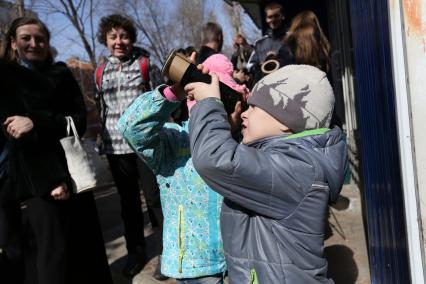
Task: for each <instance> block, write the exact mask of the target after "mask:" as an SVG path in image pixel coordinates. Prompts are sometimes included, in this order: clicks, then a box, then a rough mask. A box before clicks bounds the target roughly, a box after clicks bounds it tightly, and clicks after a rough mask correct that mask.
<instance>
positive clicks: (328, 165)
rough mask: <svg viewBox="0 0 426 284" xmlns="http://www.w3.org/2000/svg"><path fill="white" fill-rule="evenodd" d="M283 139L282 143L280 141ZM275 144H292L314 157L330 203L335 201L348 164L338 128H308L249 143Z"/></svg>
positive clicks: (255, 144) (342, 135)
mask: <svg viewBox="0 0 426 284" xmlns="http://www.w3.org/2000/svg"><path fill="white" fill-rule="evenodd" d="M283 140H284V141H285V143H284V144H283V143H282V141H283ZM277 144H279V145H283V146H285V147H288V145H289V144H290V145H294V146H297V147H299V148H300V147H302V148H303V149H304V150H306V155H309V157H310V158H312V159H315V161H316V163H318V164H319V165H320V168H321V169H322V171H323V172H324V175H325V176H326V178H327V182H328V185H329V188H330V199H329V201H330V202H331V203H333V202H335V201H336V199H337V197H338V196H339V194H340V191H341V190H342V186H343V181H344V178H345V172H346V168H347V166H348V158H347V146H346V142H345V139H344V134H343V132H342V131H341V130H340V128H338V127H335V128H333V129H331V130H328V129H325V128H324V129H314V130H308V131H304V132H301V133H297V134H295V135H283V136H277V137H269V138H265V139H261V140H258V141H255V142H253V143H250V146H252V147H256V148H262V147H264V145H268V146H266V147H270V146H272V147H277Z"/></svg>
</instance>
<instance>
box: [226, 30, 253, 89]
mask: <svg viewBox="0 0 426 284" xmlns="http://www.w3.org/2000/svg"><path fill="white" fill-rule="evenodd" d="M252 52H253V47H252V46H251V45H250V44H248V43H247V40H246V38H245V37H244V36H243V35H242V34H237V35H236V36H235V38H234V53H233V54H232V57H231V62H232V64H233V65H234V73H233V77H234V79H235V80H236V81H237V82H238V84H245V85H246V86H247V87H248V88H250V87H251V76H250V73H249V72H248V69H247V62H248V59H249V58H250V55H251V53H252Z"/></svg>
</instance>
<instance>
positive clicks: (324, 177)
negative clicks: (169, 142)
mask: <svg viewBox="0 0 426 284" xmlns="http://www.w3.org/2000/svg"><path fill="white" fill-rule="evenodd" d="M200 68H202V66H200ZM185 90H186V91H187V93H188V96H189V97H193V98H195V99H196V100H197V103H196V105H195V106H194V107H193V108H192V113H191V120H190V123H189V140H190V146H191V154H192V162H193V164H194V167H195V169H196V170H197V172H198V173H199V174H200V176H201V177H202V178H203V180H204V181H205V182H206V183H207V184H208V185H209V186H210V187H211V188H212V189H213V190H214V191H216V192H218V193H219V194H221V195H222V196H223V197H224V204H223V207H222V211H221V231H222V238H223V244H224V251H225V256H226V261H227V265H228V273H229V274H228V275H229V280H230V283H282V282H283V279H285V282H286V283H333V281H332V280H331V279H328V277H327V260H326V258H325V256H324V235H325V227H326V226H325V225H326V222H327V215H328V214H327V212H328V204H329V202H333V201H335V200H336V199H337V197H338V196H339V193H340V190H341V188H342V185H343V180H344V172H345V168H346V167H347V147H346V143H345V141H344V135H343V133H342V131H341V130H340V129H339V128H338V127H335V128H333V129H328V128H327V127H328V125H329V123H330V119H331V115H332V112H333V104H334V95H333V90H332V88H331V85H330V83H329V82H328V80H327V76H326V74H325V73H324V72H323V71H321V70H320V69H318V68H316V67H313V66H309V65H287V66H285V67H283V68H280V69H279V70H278V71H275V72H274V73H271V74H269V75H268V76H265V77H264V78H263V79H262V80H260V81H259V82H258V83H257V84H256V85H255V87H254V89H253V91H252V94H251V96H250V97H249V99H248V104H249V109H248V110H247V111H245V112H243V113H242V115H241V118H242V120H243V122H242V134H243V140H242V143H238V142H237V141H235V140H234V139H233V138H232V135H231V131H230V129H231V126H230V124H229V122H228V121H227V120H226V119H224V117H226V112H225V109H224V107H223V104H222V103H221V101H220V100H219V98H220V91H219V84H218V79H217V77H216V76H213V79H212V83H211V84H205V83H201V82H196V83H191V84H188V85H186V86H185Z"/></svg>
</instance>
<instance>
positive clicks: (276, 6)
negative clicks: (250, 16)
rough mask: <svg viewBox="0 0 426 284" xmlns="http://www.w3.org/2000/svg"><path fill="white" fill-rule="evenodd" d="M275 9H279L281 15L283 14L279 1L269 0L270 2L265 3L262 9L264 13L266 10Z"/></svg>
mask: <svg viewBox="0 0 426 284" xmlns="http://www.w3.org/2000/svg"><path fill="white" fill-rule="evenodd" d="M275 9H280V12H281V15H283V16H284V8H283V5H281V4H280V3H277V2H270V3H268V4H266V6H265V10H264V11H265V13H266V11H267V10H275Z"/></svg>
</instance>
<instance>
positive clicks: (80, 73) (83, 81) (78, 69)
mask: <svg viewBox="0 0 426 284" xmlns="http://www.w3.org/2000/svg"><path fill="white" fill-rule="evenodd" d="M67 66H68V68H70V69H71V72H72V73H73V75H74V77H75V78H76V80H77V82H78V84H79V85H80V89H81V91H82V93H83V95H84V102H85V104H86V110H87V130H86V134H85V137H90V138H94V137H96V134H97V133H99V130H100V126H101V124H100V120H99V115H98V112H97V110H96V104H95V101H94V91H95V83H94V79H93V74H94V69H93V67H92V64H90V63H88V62H84V61H81V60H79V59H76V58H71V59H69V60H67Z"/></svg>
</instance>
